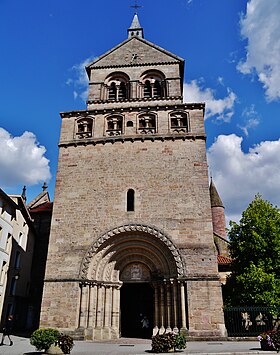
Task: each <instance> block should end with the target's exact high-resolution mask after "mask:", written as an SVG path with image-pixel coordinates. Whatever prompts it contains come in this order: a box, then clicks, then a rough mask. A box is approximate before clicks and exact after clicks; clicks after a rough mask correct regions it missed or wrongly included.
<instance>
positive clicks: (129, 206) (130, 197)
mask: <svg viewBox="0 0 280 355" xmlns="http://www.w3.org/2000/svg"><path fill="white" fill-rule="evenodd" d="M134 200H135V191H134V190H133V189H129V190H128V191H127V196H126V210H127V212H133V211H134V203H135V201H134Z"/></svg>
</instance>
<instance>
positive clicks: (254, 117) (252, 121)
mask: <svg viewBox="0 0 280 355" xmlns="http://www.w3.org/2000/svg"><path fill="white" fill-rule="evenodd" d="M242 117H243V118H244V119H245V123H244V125H237V126H238V127H239V128H240V129H241V130H242V131H243V132H244V134H245V135H246V136H248V135H249V129H252V128H255V127H257V126H258V125H259V123H260V118H259V115H258V113H257V111H256V109H255V105H251V106H250V107H249V108H248V107H247V108H245V109H244V110H243V112H242Z"/></svg>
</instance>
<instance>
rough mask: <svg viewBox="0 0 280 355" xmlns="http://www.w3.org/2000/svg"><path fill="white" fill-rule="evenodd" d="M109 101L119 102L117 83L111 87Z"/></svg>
mask: <svg viewBox="0 0 280 355" xmlns="http://www.w3.org/2000/svg"><path fill="white" fill-rule="evenodd" d="M109 100H117V87H116V84H115V83H111V85H110V86H109Z"/></svg>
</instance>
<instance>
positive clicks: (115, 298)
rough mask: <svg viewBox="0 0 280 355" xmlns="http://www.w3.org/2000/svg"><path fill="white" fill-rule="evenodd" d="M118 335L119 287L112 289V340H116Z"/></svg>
mask: <svg viewBox="0 0 280 355" xmlns="http://www.w3.org/2000/svg"><path fill="white" fill-rule="evenodd" d="M119 334H120V286H117V287H114V288H113V307H112V338H114V339H118V338H119Z"/></svg>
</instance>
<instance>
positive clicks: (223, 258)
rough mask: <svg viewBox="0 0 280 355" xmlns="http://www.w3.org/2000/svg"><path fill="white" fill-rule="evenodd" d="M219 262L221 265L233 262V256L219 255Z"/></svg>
mask: <svg viewBox="0 0 280 355" xmlns="http://www.w3.org/2000/svg"><path fill="white" fill-rule="evenodd" d="M217 258H218V264H219V265H229V264H231V258H229V257H227V256H222V255H218V257H217Z"/></svg>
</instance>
